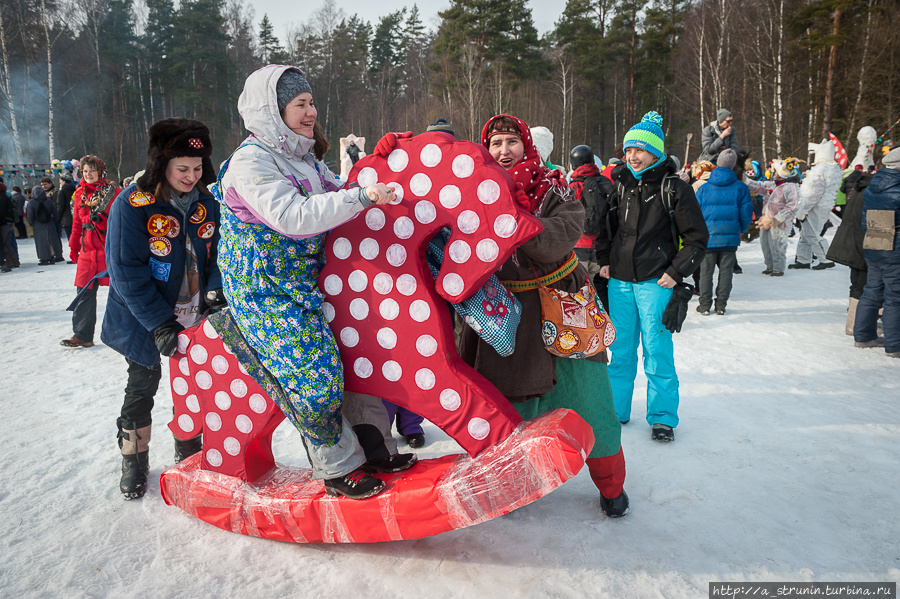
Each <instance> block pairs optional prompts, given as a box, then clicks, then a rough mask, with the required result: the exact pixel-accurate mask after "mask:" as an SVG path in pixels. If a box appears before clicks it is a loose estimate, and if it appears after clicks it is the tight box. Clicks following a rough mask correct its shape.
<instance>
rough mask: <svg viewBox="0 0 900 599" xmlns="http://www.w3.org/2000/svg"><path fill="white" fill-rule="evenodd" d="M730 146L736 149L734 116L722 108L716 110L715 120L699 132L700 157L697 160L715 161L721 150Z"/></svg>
mask: <svg viewBox="0 0 900 599" xmlns="http://www.w3.org/2000/svg"><path fill="white" fill-rule="evenodd" d="M728 148H731V149H732V150H734V151H735V152H737V151H738V140H737V132H736V131H735V129H734V116H733V115H732V114H731V112H729V111H728V110H725V109H724V108H721V109H719V111H718V112H716V120H715V122H713V123H710V124H709V125H707V126H706V127H704V128H703V133H701V134H700V157H699V158H698V160H708V161H709V162H715V161H716V158H718V156H719V152H721V151H722V150H725V149H728Z"/></svg>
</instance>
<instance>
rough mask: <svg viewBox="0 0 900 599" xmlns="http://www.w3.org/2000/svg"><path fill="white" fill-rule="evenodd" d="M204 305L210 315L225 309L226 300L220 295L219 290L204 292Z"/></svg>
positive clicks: (222, 294)
mask: <svg viewBox="0 0 900 599" xmlns="http://www.w3.org/2000/svg"><path fill="white" fill-rule="evenodd" d="M206 305H207V306H208V307H209V312H210V314H212V313H213V312H218V311H219V310H221V309H223V308H225V307H227V306H228V300H226V299H225V294H224V293H222V290H221V289H212V290H210V291H207V292H206Z"/></svg>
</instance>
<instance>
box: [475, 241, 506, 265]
mask: <svg viewBox="0 0 900 599" xmlns="http://www.w3.org/2000/svg"><path fill="white" fill-rule="evenodd" d="M475 255H476V256H478V259H479V260H481V261H482V262H493V261H494V260H496V259H497V257H498V256H499V255H500V248H499V247H498V246H497V242H496V241H494V240H493V239H482V240H481V241H479V242H478V245H476V246H475Z"/></svg>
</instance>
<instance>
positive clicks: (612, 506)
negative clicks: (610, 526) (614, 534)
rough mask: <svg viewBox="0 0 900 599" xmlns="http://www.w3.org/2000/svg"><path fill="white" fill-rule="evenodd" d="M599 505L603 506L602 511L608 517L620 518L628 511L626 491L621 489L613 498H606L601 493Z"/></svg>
mask: <svg viewBox="0 0 900 599" xmlns="http://www.w3.org/2000/svg"><path fill="white" fill-rule="evenodd" d="M600 507H601V508H603V513H604V514H606V515H607V516H609V517H610V518H621V517H622V516H624V515H625V514H627V513H628V493H626V492H625V491H624V490H623V491H622V493H621V494H620V495H619V496H618V497H616V498H615V499H607V498H606V497H604V496H603V495H601V496H600Z"/></svg>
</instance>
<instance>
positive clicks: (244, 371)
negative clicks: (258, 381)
mask: <svg viewBox="0 0 900 599" xmlns="http://www.w3.org/2000/svg"><path fill="white" fill-rule="evenodd" d="M238 370H240V371H241V374H250V373H249V372H247V369H246V368H244V365H243V364H241V363H240V362H238Z"/></svg>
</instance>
